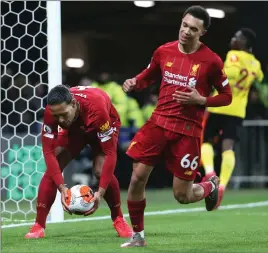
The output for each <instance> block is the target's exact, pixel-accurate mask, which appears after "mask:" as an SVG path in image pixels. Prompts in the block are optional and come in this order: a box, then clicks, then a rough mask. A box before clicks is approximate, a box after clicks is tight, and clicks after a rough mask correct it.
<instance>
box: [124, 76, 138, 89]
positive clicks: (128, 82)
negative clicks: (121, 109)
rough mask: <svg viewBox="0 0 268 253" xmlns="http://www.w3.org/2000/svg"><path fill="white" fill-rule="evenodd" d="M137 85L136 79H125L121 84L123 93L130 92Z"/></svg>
mask: <svg viewBox="0 0 268 253" xmlns="http://www.w3.org/2000/svg"><path fill="white" fill-rule="evenodd" d="M136 84H137V80H136V78H131V79H127V80H126V81H125V82H124V84H123V91H124V92H130V91H132V90H133V89H134V88H135V86H136Z"/></svg>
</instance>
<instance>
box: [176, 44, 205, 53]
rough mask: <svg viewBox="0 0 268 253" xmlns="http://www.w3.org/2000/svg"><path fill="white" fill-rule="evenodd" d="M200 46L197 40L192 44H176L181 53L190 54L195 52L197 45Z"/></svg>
mask: <svg viewBox="0 0 268 253" xmlns="http://www.w3.org/2000/svg"><path fill="white" fill-rule="evenodd" d="M200 46H201V42H200V41H197V42H195V43H193V44H181V43H179V44H178V48H179V50H180V52H181V53H183V54H192V53H195V52H196V51H197V50H198V49H199V47H200Z"/></svg>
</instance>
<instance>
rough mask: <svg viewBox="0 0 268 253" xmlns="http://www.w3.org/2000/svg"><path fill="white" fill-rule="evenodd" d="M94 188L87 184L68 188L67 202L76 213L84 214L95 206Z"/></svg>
mask: <svg viewBox="0 0 268 253" xmlns="http://www.w3.org/2000/svg"><path fill="white" fill-rule="evenodd" d="M93 197H94V192H93V190H92V189H91V188H90V187H89V186H87V185H75V186H73V187H72V188H70V189H68V198H67V199H66V204H67V206H68V207H69V209H70V211H71V212H72V213H74V214H78V215H83V214H84V213H86V212H87V211H89V210H90V209H92V208H93V206H94V202H92V198H93Z"/></svg>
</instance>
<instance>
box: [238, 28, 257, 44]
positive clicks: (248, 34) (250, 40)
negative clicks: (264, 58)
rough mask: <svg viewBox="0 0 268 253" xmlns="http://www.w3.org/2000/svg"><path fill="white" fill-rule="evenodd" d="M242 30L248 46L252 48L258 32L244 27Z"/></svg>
mask: <svg viewBox="0 0 268 253" xmlns="http://www.w3.org/2000/svg"><path fill="white" fill-rule="evenodd" d="M240 31H241V32H242V34H243V36H244V37H245V38H246V40H247V43H246V47H247V48H251V47H252V46H253V45H254V43H255V41H256V33H255V32H254V31H253V30H252V29H250V28H242V29H241V30H240Z"/></svg>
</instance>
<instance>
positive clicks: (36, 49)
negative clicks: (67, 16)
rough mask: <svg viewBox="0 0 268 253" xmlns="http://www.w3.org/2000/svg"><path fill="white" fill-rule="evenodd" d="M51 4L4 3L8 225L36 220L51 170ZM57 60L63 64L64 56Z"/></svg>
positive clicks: (3, 195)
mask: <svg viewBox="0 0 268 253" xmlns="http://www.w3.org/2000/svg"><path fill="white" fill-rule="evenodd" d="M47 5H48V2H46V1H33V2H32V1H27V2H26V1H1V212H2V213H1V217H2V222H3V224H5V223H15V222H21V221H29V220H33V219H34V217H35V212H36V208H35V205H36V198H37V192H38V185H39V183H40V180H41V178H42V175H43V173H44V171H45V170H46V166H45V161H44V159H43V154H42V147H41V138H40V132H41V128H42V120H43V112H44V106H45V103H46V95H47V92H48V90H49V88H50V87H51V85H49V82H50V81H49V79H50V78H49V71H50V70H49V69H50V68H49V64H48V63H49V62H48V58H49V57H48V55H49V54H48V39H49V38H48V33H47V31H48V29H47V27H48V13H47ZM54 25H55V26H56V25H57V24H54ZM59 36H60V35H59ZM55 37H57V36H56V35H55ZM54 57H55V58H57V57H58V58H60V61H61V53H59V54H58V55H54ZM52 60H53V59H51V61H52ZM56 61H57V60H56ZM60 68H61V65H60ZM54 71H55V70H54ZM58 75H60V76H61V71H60V73H58ZM57 84H58V83H55V84H54V85H57Z"/></svg>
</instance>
